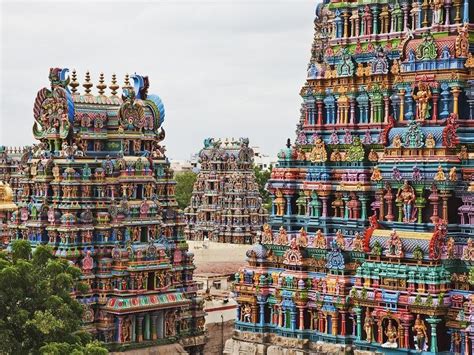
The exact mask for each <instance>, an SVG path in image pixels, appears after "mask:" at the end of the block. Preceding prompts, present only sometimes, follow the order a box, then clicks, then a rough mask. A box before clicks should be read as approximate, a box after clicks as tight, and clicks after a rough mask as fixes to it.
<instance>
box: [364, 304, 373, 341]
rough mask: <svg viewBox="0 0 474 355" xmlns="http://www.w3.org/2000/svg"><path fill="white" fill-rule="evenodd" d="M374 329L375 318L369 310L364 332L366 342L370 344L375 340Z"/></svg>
mask: <svg viewBox="0 0 474 355" xmlns="http://www.w3.org/2000/svg"><path fill="white" fill-rule="evenodd" d="M373 327H374V318H373V317H372V315H371V314H370V311H369V309H368V308H367V312H366V313H365V320H364V330H365V334H366V336H367V337H366V338H365V340H367V342H368V343H371V342H372V341H373V340H374V333H373Z"/></svg>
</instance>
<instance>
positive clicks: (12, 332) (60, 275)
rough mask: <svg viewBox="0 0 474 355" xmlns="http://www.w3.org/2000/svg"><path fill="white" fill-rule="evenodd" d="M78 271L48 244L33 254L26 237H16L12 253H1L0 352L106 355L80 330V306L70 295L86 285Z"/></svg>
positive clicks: (98, 345)
mask: <svg viewBox="0 0 474 355" xmlns="http://www.w3.org/2000/svg"><path fill="white" fill-rule="evenodd" d="M80 275H81V271H80V270H79V269H78V268H76V267H74V266H73V265H71V264H70V263H69V262H68V261H67V260H64V259H60V258H57V257H55V256H54V255H53V250H52V248H51V247H48V246H44V245H40V246H38V247H36V249H35V251H34V252H33V253H32V250H31V246H30V244H29V242H28V241H25V240H17V241H14V242H13V243H12V253H11V254H10V255H7V254H6V253H0V339H2V341H0V354H30V353H32V354H39V353H44V354H70V353H76V354H105V353H107V350H106V349H105V348H102V347H101V346H100V344H98V343H91V345H89V343H90V342H91V340H92V337H91V335H90V334H88V333H86V332H83V331H81V330H80V328H81V318H82V306H81V305H80V304H79V302H77V300H75V299H74V298H73V297H72V296H71V291H72V290H73V289H78V290H82V289H83V288H84V286H83V285H81V284H80V281H79V277H80ZM54 344H57V346H56V350H57V351H52V347H54V346H55V345H54ZM69 346H72V347H75V348H74V349H75V351H76V350H77V351H79V352H70V351H69V350H71V349H73V348H72V347H71V348H69ZM96 348H97V349H96ZM43 349H46V350H47V351H46V352H44V351H43ZM48 349H49V350H48ZM60 349H63V350H64V349H65V350H64V351H60ZM74 349H73V350H74ZM86 349H89V350H87V351H96V350H97V351H98V350H100V351H103V352H102V353H100V352H93V353H92V352H87V351H86ZM104 351H105V352H104Z"/></svg>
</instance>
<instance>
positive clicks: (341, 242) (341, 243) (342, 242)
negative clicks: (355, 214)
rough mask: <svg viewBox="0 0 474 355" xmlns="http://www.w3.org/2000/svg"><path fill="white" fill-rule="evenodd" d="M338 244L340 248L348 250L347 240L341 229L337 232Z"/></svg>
mask: <svg viewBox="0 0 474 355" xmlns="http://www.w3.org/2000/svg"><path fill="white" fill-rule="evenodd" d="M336 244H337V246H338V248H339V249H341V250H346V241H345V240H344V236H343V235H342V232H341V230H340V229H339V230H338V231H337V232H336Z"/></svg>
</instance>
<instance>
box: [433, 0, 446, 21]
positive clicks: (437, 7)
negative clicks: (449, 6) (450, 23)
mask: <svg viewBox="0 0 474 355" xmlns="http://www.w3.org/2000/svg"><path fill="white" fill-rule="evenodd" d="M430 6H431V9H432V12H433V25H434V24H436V25H439V24H441V23H442V22H443V7H444V1H443V0H431V3H430Z"/></svg>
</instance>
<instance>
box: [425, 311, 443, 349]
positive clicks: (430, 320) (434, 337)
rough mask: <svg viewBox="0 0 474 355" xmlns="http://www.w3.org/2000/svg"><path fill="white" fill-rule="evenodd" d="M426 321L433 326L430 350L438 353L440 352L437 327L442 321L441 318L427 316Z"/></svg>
mask: <svg viewBox="0 0 474 355" xmlns="http://www.w3.org/2000/svg"><path fill="white" fill-rule="evenodd" d="M426 321H427V322H428V323H429V324H430V326H431V344H430V351H431V352H432V353H437V352H438V337H437V334H436V327H437V326H438V323H439V322H441V319H439V318H426Z"/></svg>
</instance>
